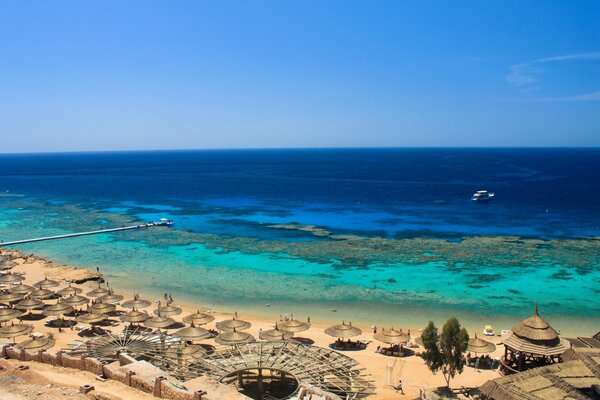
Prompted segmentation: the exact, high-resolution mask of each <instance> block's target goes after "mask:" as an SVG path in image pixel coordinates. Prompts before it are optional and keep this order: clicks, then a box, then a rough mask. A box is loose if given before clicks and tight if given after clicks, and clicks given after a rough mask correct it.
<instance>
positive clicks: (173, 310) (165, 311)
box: [154, 305, 182, 317]
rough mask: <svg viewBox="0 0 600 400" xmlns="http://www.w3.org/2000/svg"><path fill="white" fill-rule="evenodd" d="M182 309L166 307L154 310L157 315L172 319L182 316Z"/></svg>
mask: <svg viewBox="0 0 600 400" xmlns="http://www.w3.org/2000/svg"><path fill="white" fill-rule="evenodd" d="M181 311H182V310H181V307H175V306H172V305H166V306H163V307H158V308H157V309H156V310H154V314H155V315H162V316H165V317H170V316H171V315H179V314H181Z"/></svg>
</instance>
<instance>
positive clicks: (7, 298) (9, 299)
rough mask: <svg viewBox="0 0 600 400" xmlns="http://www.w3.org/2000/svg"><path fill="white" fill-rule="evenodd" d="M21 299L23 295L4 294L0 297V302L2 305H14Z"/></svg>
mask: <svg viewBox="0 0 600 400" xmlns="http://www.w3.org/2000/svg"><path fill="white" fill-rule="evenodd" d="M22 299H23V295H22V294H18V293H4V294H1V295H0V301H1V302H3V303H14V302H15V301H19V300H22Z"/></svg>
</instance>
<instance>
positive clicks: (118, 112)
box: [0, 0, 600, 152]
mask: <svg viewBox="0 0 600 400" xmlns="http://www.w3.org/2000/svg"><path fill="white" fill-rule="evenodd" d="M0 139H1V145H0V152H23V151H72V150H116V149H163V148H228V147H233V148H242V147H329V146H335V147H345V146H536V145H540V146H600V2H598V1H570V0H566V1H550V0H545V1H526V0H523V1H514V2H513V1H487V0H486V1H442V0H440V1H435V2H431V1H421V0H420V1H389V2H387V1H361V2H358V1H322V0H319V1H316V0H315V1H296V2H291V1H283V0H278V1H210V2H209V1H194V2H191V1H190V2H186V1H173V2H170V1H114V2H112V1H97V2H92V1H72V2H71V1H46V0H44V1H20V0H15V1H9V0H6V1H2V2H0Z"/></svg>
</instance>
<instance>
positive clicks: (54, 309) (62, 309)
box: [42, 301, 73, 316]
mask: <svg viewBox="0 0 600 400" xmlns="http://www.w3.org/2000/svg"><path fill="white" fill-rule="evenodd" d="M72 312H73V307H71V306H70V305H69V304H67V303H65V302H64V301H59V302H57V303H56V304H52V305H51V306H48V307H46V309H45V310H44V311H42V314H44V315H56V316H58V315H64V314H70V313H72Z"/></svg>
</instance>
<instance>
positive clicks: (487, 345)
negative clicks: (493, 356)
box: [467, 334, 496, 354]
mask: <svg viewBox="0 0 600 400" xmlns="http://www.w3.org/2000/svg"><path fill="white" fill-rule="evenodd" d="M494 350H496V345H495V344H494V343H492V342H488V341H487V340H483V339H480V338H478V337H477V334H475V337H474V338H472V339H469V342H468V343H467V351H470V352H472V353H480V354H486V353H492V352H494Z"/></svg>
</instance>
